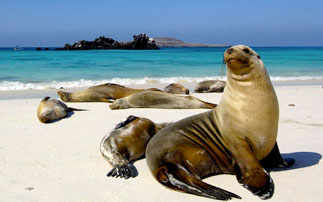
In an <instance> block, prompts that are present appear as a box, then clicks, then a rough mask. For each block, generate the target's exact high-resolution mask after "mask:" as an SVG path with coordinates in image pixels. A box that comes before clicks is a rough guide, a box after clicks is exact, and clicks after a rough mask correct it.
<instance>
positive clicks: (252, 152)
mask: <svg viewBox="0 0 323 202" xmlns="http://www.w3.org/2000/svg"><path fill="white" fill-rule="evenodd" d="M224 59H225V62H226V64H227V86H226V87H225V89H224V94H223V96H222V97H221V101H220V103H219V105H218V106H217V107H216V108H214V109H213V110H210V111H208V112H205V113H201V114H198V115H195V116H191V117H188V118H185V119H182V120H180V121H177V122H175V123H172V124H171V125H169V126H167V127H165V128H163V129H161V130H160V131H159V132H158V133H157V134H156V135H155V136H154V137H153V138H151V140H150V141H149V143H148V145H147V149H146V160H147V163H148V166H149V168H150V171H151V173H152V175H153V176H154V177H155V179H156V180H157V181H158V182H159V183H161V184H162V185H164V186H166V187H168V188H170V189H173V190H175V191H181V192H185V193H189V194H194V195H198V196H203V197H208V198H212V199H218V200H228V199H231V198H241V197H240V196H238V195H236V194H233V193H231V192H228V191H226V190H223V189H220V188H218V187H215V186H213V185H210V184H207V183H205V182H203V181H202V179H203V178H205V177H208V176H212V175H218V174H232V175H235V176H236V178H237V180H238V182H239V183H240V184H242V186H243V187H245V188H247V189H248V190H249V191H251V192H252V193H253V194H255V195H257V196H259V197H260V198H261V199H269V198H271V197H272V195H273V193H274V183H273V180H272V178H271V177H270V175H269V173H267V172H266V170H265V169H264V167H263V166H262V165H261V163H260V160H265V161H266V159H269V160H272V161H267V162H266V163H267V165H270V167H288V166H291V165H292V164H293V163H294V161H293V160H290V159H289V160H288V161H284V159H282V157H281V155H280V153H279V150H278V146H277V143H276V137H277V129H278V118H279V107H278V100H277V97H276V94H275V91H274V89H273V86H272V84H271V81H270V78H269V76H268V73H267V71H266V69H265V68H264V65H263V62H262V61H261V59H260V57H259V55H258V54H257V53H256V52H255V51H253V50H252V49H251V48H249V47H247V46H243V45H239V46H233V47H231V48H229V49H227V50H226V51H225V54H224ZM263 163H264V162H263Z"/></svg>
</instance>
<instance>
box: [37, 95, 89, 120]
mask: <svg viewBox="0 0 323 202" xmlns="http://www.w3.org/2000/svg"><path fill="white" fill-rule="evenodd" d="M72 111H85V110H84V109H76V108H71V107H68V106H67V105H66V104H64V103H63V102H61V101H59V100H56V99H50V97H45V98H44V99H42V100H41V101H40V103H39V105H38V109H37V117H38V119H39V121H40V122H42V123H51V122H53V121H56V120H59V119H62V118H65V117H67V116H68V115H69V113H70V112H72Z"/></svg>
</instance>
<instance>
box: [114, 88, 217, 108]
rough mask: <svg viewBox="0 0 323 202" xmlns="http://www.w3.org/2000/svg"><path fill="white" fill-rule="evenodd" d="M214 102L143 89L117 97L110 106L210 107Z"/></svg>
mask: <svg viewBox="0 0 323 202" xmlns="http://www.w3.org/2000/svg"><path fill="white" fill-rule="evenodd" d="M216 106H217V105H216V104H212V103H208V102H204V101H202V100H199V99H197V98H195V97H193V96H180V95H174V94H170V93H165V92H157V91H143V92H140V93H136V94H133V95H130V96H128V97H125V98H121V99H117V100H116V101H114V102H113V103H112V104H110V106H109V107H110V108H111V109H112V110H114V109H128V108H159V109H201V108H204V109H212V108H214V107H216Z"/></svg>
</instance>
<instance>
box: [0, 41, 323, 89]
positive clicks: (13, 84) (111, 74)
mask: <svg viewBox="0 0 323 202" xmlns="http://www.w3.org/2000/svg"><path fill="white" fill-rule="evenodd" d="M254 49H255V50H256V51H257V52H258V54H259V55H260V56H261V58H262V60H263V61H264V63H265V66H266V67H267V69H268V71H269V73H270V75H271V77H272V79H273V80H295V79H300V80H310V79H323V48H310V47H306V48H286V47H285V48H279V47H275V48H269V47H266V48H254ZM224 50H225V49H224V48H165V49H161V50H144V51H137V50H135V51H134V50H90V51H35V50H33V49H24V50H20V51H14V50H13V49H12V48H10V49H0V90H23V89H44V88H58V87H60V86H64V87H84V86H90V85H94V84H98V83H102V82H115V83H120V84H124V85H130V84H145V83H148V82H160V83H169V82H176V81H188V82H191V81H200V80H203V79H210V78H223V77H224V72H225V67H224V65H223V64H222V61H223V52H224Z"/></svg>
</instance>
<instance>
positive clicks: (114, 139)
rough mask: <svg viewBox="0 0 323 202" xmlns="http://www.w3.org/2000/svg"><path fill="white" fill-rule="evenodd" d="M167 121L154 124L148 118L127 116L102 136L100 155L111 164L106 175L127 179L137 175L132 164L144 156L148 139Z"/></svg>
mask: <svg viewBox="0 0 323 202" xmlns="http://www.w3.org/2000/svg"><path fill="white" fill-rule="evenodd" d="M166 125H168V123H161V124H156V123H154V122H152V121H151V120H149V119H146V118H140V117H136V116H129V117H128V118H127V119H126V120H125V121H123V122H121V123H119V124H118V125H117V126H116V127H115V128H114V130H113V131H112V132H111V133H110V134H108V135H106V136H105V137H103V139H102V141H101V143H100V152H101V154H102V156H103V157H104V158H105V159H106V160H107V161H108V162H109V163H110V165H111V166H113V169H112V170H111V171H110V172H109V173H108V174H107V176H108V177H110V176H111V177H121V178H125V179H128V178H130V177H136V176H137V170H136V168H135V167H134V166H133V163H134V162H135V161H136V160H139V159H142V158H144V156H145V151H146V146H147V143H148V141H149V140H150V139H151V138H152V137H153V136H154V135H155V134H156V133H157V132H158V131H159V130H160V129H161V128H164V127H165V126H166Z"/></svg>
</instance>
